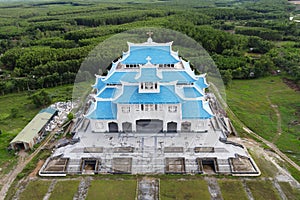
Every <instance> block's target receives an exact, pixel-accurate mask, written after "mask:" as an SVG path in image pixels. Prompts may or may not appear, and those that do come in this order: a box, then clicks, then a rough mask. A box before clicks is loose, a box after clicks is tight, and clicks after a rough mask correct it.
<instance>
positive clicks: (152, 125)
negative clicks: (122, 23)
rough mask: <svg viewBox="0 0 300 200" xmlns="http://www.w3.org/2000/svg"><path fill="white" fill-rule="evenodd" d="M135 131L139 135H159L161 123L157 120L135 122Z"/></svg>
mask: <svg viewBox="0 0 300 200" xmlns="http://www.w3.org/2000/svg"><path fill="white" fill-rule="evenodd" d="M136 131H137V132H140V133H145V132H146V133H160V132H162V131H163V121H162V120H158V119H141V120H137V121H136Z"/></svg>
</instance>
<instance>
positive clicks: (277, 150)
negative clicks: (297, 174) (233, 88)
mask: <svg viewBox="0 0 300 200" xmlns="http://www.w3.org/2000/svg"><path fill="white" fill-rule="evenodd" d="M209 84H210V85H211V87H212V88H213V90H215V91H217V94H216V97H217V99H218V101H219V102H220V103H221V105H222V106H223V108H226V112H227V113H228V114H230V115H231V116H232V117H233V118H234V119H235V121H236V123H238V124H239V125H240V126H241V127H242V128H243V130H244V131H246V133H248V134H249V135H251V136H253V137H255V138H256V139H258V140H260V141H261V142H262V143H264V144H265V145H267V146H268V147H270V149H272V150H273V151H274V152H276V153H277V154H278V155H279V156H280V157H281V158H282V159H284V160H285V161H286V162H288V163H289V164H290V165H292V166H293V167H294V168H296V169H297V170H298V171H300V166H299V165H297V164H296V163H295V162H294V161H292V160H291V159H290V158H289V157H288V156H287V155H285V154H284V153H282V152H281V151H280V150H279V149H278V148H277V146H276V145H275V144H273V143H272V142H269V141H268V140H266V139H264V138H262V137H261V136H259V135H258V134H257V133H255V132H253V131H251V130H250V129H249V128H248V127H247V126H246V125H245V124H244V123H243V122H241V121H240V120H239V118H238V117H237V116H236V115H235V114H234V112H233V111H232V110H231V109H230V107H229V106H228V105H227V103H226V102H225V101H224V100H223V99H222V97H221V96H220V95H219V93H218V89H217V88H216V86H215V85H214V84H213V83H211V82H210V83H209ZM280 121H281V120H280Z"/></svg>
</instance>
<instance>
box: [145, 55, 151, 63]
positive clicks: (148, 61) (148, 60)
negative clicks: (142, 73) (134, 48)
mask: <svg viewBox="0 0 300 200" xmlns="http://www.w3.org/2000/svg"><path fill="white" fill-rule="evenodd" d="M151 59H152V58H151V57H150V56H148V57H147V58H146V60H147V64H148V63H149V64H151V62H150V61H151Z"/></svg>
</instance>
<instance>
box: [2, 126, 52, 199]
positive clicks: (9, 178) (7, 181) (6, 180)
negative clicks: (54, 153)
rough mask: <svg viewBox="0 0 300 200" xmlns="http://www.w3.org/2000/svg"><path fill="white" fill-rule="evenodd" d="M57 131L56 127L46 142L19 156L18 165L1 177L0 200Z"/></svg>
mask: <svg viewBox="0 0 300 200" xmlns="http://www.w3.org/2000/svg"><path fill="white" fill-rule="evenodd" d="M55 132H56V129H54V130H53V131H52V132H51V133H50V134H49V136H48V137H47V138H46V140H44V142H43V143H42V144H41V145H40V146H39V147H38V148H37V149H36V150H35V151H34V152H33V153H32V154H30V155H29V156H28V157H24V156H19V160H18V164H17V165H16V167H15V168H14V169H13V170H12V171H10V172H9V173H8V174H7V175H5V176H3V177H2V178H1V179H0V182H1V183H3V187H2V188H1V191H0V200H4V198H5V196H6V193H7V191H8V189H9V187H10V186H11V184H12V183H13V181H14V180H15V178H16V177H17V175H18V174H19V173H21V172H22V171H23V169H24V167H25V166H26V165H27V164H28V163H29V162H30V161H31V160H32V158H34V157H35V156H36V155H37V154H38V153H39V152H40V151H41V149H43V147H44V146H45V145H47V144H48V143H49V141H50V140H51V139H52V138H53V136H54V135H55Z"/></svg>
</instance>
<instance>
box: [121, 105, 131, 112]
mask: <svg viewBox="0 0 300 200" xmlns="http://www.w3.org/2000/svg"><path fill="white" fill-rule="evenodd" d="M129 112H130V107H129V106H122V113H129Z"/></svg>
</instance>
